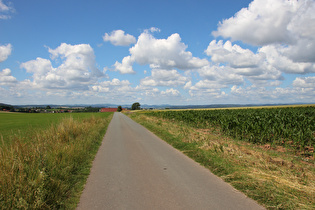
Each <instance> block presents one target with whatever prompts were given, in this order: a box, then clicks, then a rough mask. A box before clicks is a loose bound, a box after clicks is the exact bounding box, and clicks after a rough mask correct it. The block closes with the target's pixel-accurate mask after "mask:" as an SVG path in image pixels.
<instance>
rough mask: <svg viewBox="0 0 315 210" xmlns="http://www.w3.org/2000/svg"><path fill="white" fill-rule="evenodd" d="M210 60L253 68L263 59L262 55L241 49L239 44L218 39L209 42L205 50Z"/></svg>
mask: <svg viewBox="0 0 315 210" xmlns="http://www.w3.org/2000/svg"><path fill="white" fill-rule="evenodd" d="M205 52H206V54H207V55H208V56H211V60H212V61H213V62H215V63H228V65H229V66H231V67H233V68H253V67H258V66H259V64H260V63H261V62H262V60H263V59H264V57H263V56H261V55H257V54H254V53H253V52H252V51H250V50H249V49H243V48H242V47H240V46H239V45H236V44H234V45H232V43H231V42H230V41H226V42H225V44H223V41H222V40H220V41H218V42H216V40H213V41H212V42H210V44H209V46H208V48H207V50H205Z"/></svg>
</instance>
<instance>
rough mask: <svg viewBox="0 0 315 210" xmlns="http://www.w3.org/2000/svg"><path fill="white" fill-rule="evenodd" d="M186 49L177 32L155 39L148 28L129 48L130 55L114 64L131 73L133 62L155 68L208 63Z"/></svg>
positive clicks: (198, 66) (188, 66)
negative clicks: (165, 37) (164, 37)
mask: <svg viewBox="0 0 315 210" xmlns="http://www.w3.org/2000/svg"><path fill="white" fill-rule="evenodd" d="M151 31H152V29H151ZM153 31H156V29H155V30H153ZM186 49H187V46H186V45H185V44H184V43H182V42H181V38H180V36H179V34H172V35H171V36H169V37H168V38H167V39H156V38H155V37H154V36H153V35H152V34H151V33H150V31H149V30H145V31H144V32H143V33H142V34H141V35H140V36H139V37H138V41H137V43H136V44H135V45H134V46H133V47H131V48H130V49H129V51H130V56H127V57H125V58H124V59H123V61H122V63H119V62H116V63H115V65H114V66H115V67H116V70H118V71H120V72H122V73H123V72H130V73H133V69H132V65H133V63H134V62H137V63H138V64H140V65H148V64H149V65H150V67H151V68H155V69H157V68H159V69H174V68H177V69H180V70H190V69H198V68H201V67H203V66H205V65H208V64H209V62H208V61H207V60H206V59H200V58H197V57H193V56H192V53H191V52H189V51H186Z"/></svg>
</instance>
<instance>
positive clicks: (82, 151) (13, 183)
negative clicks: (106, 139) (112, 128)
mask: <svg viewBox="0 0 315 210" xmlns="http://www.w3.org/2000/svg"><path fill="white" fill-rule="evenodd" d="M111 117H112V113H93V114H91V113H82V114H81V113H77V114H22V113H0V133H1V136H0V137H1V139H2V143H0V145H1V147H0V207H1V209H18V208H22V209H74V208H75V207H76V205H77V203H78V201H79V199H80V193H81V191H82V189H83V185H84V183H85V180H86V179H87V176H88V175H89V170H90V167H91V162H92V160H93V159H94V156H95V154H96V152H97V150H98V148H99V146H100V144H101V141H102V138H103V136H104V134H105V131H106V128H107V126H108V124H109V122H110V120H111Z"/></svg>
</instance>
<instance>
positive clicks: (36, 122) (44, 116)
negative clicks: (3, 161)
mask: <svg viewBox="0 0 315 210" xmlns="http://www.w3.org/2000/svg"><path fill="white" fill-rule="evenodd" d="M91 116H106V113H54V114H53V113H14V112H13V113H12V112H9V113H3V112H0V145H1V144H2V143H3V142H4V143H10V142H11V141H12V138H15V137H24V136H30V135H33V134H34V133H36V132H37V131H40V130H44V129H47V128H49V127H50V126H51V125H56V124H58V123H59V122H61V121H62V120H63V119H65V118H69V117H72V118H73V119H85V118H89V117H91ZM1 139H3V141H1Z"/></svg>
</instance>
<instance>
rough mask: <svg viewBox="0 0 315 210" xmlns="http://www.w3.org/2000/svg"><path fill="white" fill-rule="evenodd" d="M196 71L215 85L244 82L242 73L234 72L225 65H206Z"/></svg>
mask: <svg viewBox="0 0 315 210" xmlns="http://www.w3.org/2000/svg"><path fill="white" fill-rule="evenodd" d="M198 73H199V75H200V76H201V77H202V78H204V79H206V80H208V81H213V82H212V83H213V84H214V85H217V87H220V86H222V85H224V86H226V85H235V84H236V85H240V84H243V83H244V77H243V76H242V75H239V74H237V73H235V72H234V69H233V68H230V67H226V66H216V65H215V66H206V67H203V68H201V69H199V70H198Z"/></svg>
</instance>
